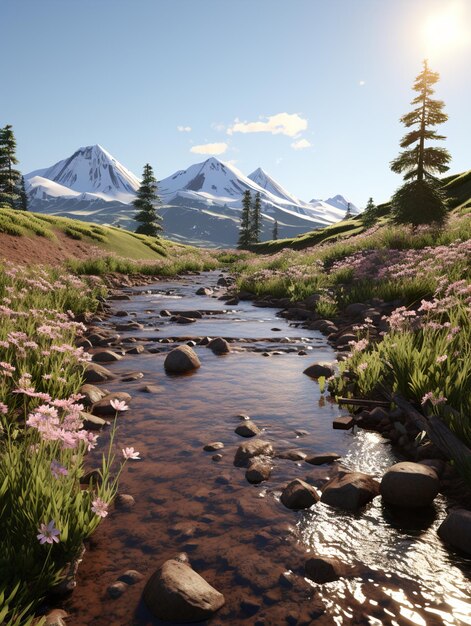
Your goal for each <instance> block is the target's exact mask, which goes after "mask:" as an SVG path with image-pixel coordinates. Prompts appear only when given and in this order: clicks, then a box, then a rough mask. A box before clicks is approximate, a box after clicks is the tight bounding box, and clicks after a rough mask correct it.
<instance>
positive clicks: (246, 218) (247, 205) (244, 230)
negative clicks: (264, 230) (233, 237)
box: [237, 189, 252, 248]
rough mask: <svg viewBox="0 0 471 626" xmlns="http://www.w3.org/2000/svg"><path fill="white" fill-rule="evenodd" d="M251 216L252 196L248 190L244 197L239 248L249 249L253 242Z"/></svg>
mask: <svg viewBox="0 0 471 626" xmlns="http://www.w3.org/2000/svg"><path fill="white" fill-rule="evenodd" d="M251 214H252V196H251V195H250V191H249V190H248V189H247V191H245V192H244V195H243V197H242V217H241V220H240V229H239V241H238V243H237V245H238V247H239V248H247V247H248V246H249V245H250V244H251V242H252V238H251Z"/></svg>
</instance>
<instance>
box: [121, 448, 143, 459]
mask: <svg viewBox="0 0 471 626" xmlns="http://www.w3.org/2000/svg"><path fill="white" fill-rule="evenodd" d="M139 454H140V452H137V451H135V450H134V448H123V456H124V458H125V459H126V461H127V460H128V459H133V460H136V459H140V457H139Z"/></svg>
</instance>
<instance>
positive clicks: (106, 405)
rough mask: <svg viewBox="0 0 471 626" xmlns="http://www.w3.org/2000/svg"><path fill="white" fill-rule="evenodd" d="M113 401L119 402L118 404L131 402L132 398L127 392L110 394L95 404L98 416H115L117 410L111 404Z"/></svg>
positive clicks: (94, 407)
mask: <svg viewBox="0 0 471 626" xmlns="http://www.w3.org/2000/svg"><path fill="white" fill-rule="evenodd" d="M111 400H118V402H125V403H126V404H127V403H128V402H131V400H132V397H131V396H130V395H129V394H128V393H126V392H125V391H115V392H113V393H109V394H108V395H106V396H104V397H103V398H102V399H101V400H98V402H95V404H94V405H93V412H94V413H96V414H97V415H114V414H115V413H116V409H114V408H113V407H112V406H111V404H110V402H111Z"/></svg>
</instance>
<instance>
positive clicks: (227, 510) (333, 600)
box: [65, 273, 471, 626]
mask: <svg viewBox="0 0 471 626" xmlns="http://www.w3.org/2000/svg"><path fill="white" fill-rule="evenodd" d="M217 279H218V274H217V273H207V274H203V275H200V276H191V277H187V278H184V279H181V280H178V281H170V282H163V281H161V282H159V283H156V284H155V285H153V286H151V287H149V286H146V287H142V288H135V289H132V290H130V293H131V294H132V297H131V300H128V301H113V302H112V304H113V310H112V313H113V314H114V313H116V312H117V311H118V310H121V311H123V310H125V311H127V312H128V313H129V316H128V317H115V316H112V317H111V318H109V319H107V320H106V322H104V324H103V325H104V326H105V327H110V326H111V327H112V326H113V324H117V323H118V324H119V323H123V322H125V321H128V320H130V319H131V320H132V321H138V322H140V323H142V324H144V329H143V330H133V331H127V332H120V335H121V341H122V342H123V343H124V347H132V346H133V345H135V342H136V341H137V342H138V343H142V344H143V345H144V346H145V348H146V351H145V352H143V353H142V354H137V355H127V356H126V357H125V358H124V359H123V360H122V361H119V362H117V363H114V364H112V365H111V366H110V369H111V370H112V371H113V373H114V374H116V375H117V378H116V380H114V381H111V382H110V383H109V384H107V385H106V387H107V388H108V389H109V390H110V391H117V390H120V391H128V392H129V393H130V394H131V395H132V396H133V399H132V402H131V404H130V406H131V409H130V410H129V411H128V412H126V413H123V414H121V415H120V417H119V418H118V420H119V431H118V435H117V439H118V445H119V448H121V447H124V446H125V445H126V446H134V447H135V448H136V449H137V450H139V451H140V453H141V457H142V461H139V462H134V463H133V462H129V463H128V465H127V467H126V469H125V471H124V472H123V474H122V479H121V486H120V492H121V493H128V494H132V495H133V496H134V498H135V500H136V503H135V506H134V507H133V508H132V509H131V510H129V511H122V510H113V511H112V512H111V513H110V515H109V516H108V517H107V518H106V520H104V522H103V524H102V525H101V526H100V528H99V529H98V531H97V532H96V533H95V534H94V535H93V537H92V539H91V540H90V541H89V543H88V545H87V552H86V554H85V557H84V561H83V563H82V565H81V567H80V570H79V576H78V586H77V589H76V590H75V591H74V593H73V595H72V596H71V598H70V599H69V600H68V601H67V602H66V604H65V608H66V609H67V610H68V611H69V613H70V614H71V617H70V623H71V624H73V625H74V626H85V625H86V626H105V625H107V626H108V625H116V626H128V625H133V626H150V625H158V624H163V622H159V621H158V620H156V619H155V618H152V616H151V615H150V614H149V613H148V612H147V610H146V609H145V607H144V606H143V605H142V604H141V602H140V597H141V594H142V589H143V587H144V584H145V580H143V581H142V582H140V583H138V584H136V585H133V586H130V587H129V588H128V589H127V590H126V592H125V593H124V594H123V595H122V596H121V597H119V598H117V599H114V600H113V599H111V598H110V597H109V596H108V594H107V587H108V585H110V584H111V583H113V582H114V581H115V580H116V579H117V578H118V577H119V576H120V575H121V574H123V573H124V572H125V571H126V570H128V569H136V570H138V571H140V572H141V573H142V574H144V576H145V579H147V578H148V577H149V575H150V574H151V573H152V572H153V571H154V570H155V569H156V568H157V567H159V566H160V565H161V564H162V563H163V562H164V561H165V560H166V559H168V558H171V557H173V556H175V555H176V554H178V553H180V552H186V553H187V554H188V556H189V559H190V562H191V564H192V566H193V568H194V569H195V570H196V571H198V572H199V573H200V574H201V575H202V576H204V577H205V578H206V580H208V582H210V583H211V584H212V585H214V586H215V587H216V588H217V589H218V590H219V591H221V592H222V593H224V595H225V597H226V605H225V606H224V607H223V608H222V609H221V610H220V611H219V612H218V613H217V614H216V615H215V616H214V617H213V618H212V620H210V622H208V623H209V624H211V625H213V626H216V625H218V626H219V625H222V624H224V625H231V626H237V625H239V624H240V625H242V624H251V625H252V624H253V625H254V626H263V625H266V626H268V625H270V626H282V625H285V624H288V625H295V624H298V625H301V624H311V623H313V624H318V625H324V624H336V625H349V624H371V625H374V626H380V625H382V624H390V625H391V626H397V625H399V626H403V625H404V626H405V625H417V626H422V625H425V626H428V625H435V624H446V625H449V624H450V625H452V624H471V601H470V595H471V583H470V577H471V567H470V565H471V563H470V561H469V560H465V559H462V558H461V557H460V556H459V555H457V554H455V553H453V552H452V551H450V550H448V549H447V548H446V547H445V546H444V545H443V544H442V542H441V541H440V539H439V538H438V536H437V534H436V528H437V527H438V525H439V523H440V522H441V520H443V518H444V516H445V503H444V501H443V500H442V499H440V498H438V499H437V501H436V506H435V507H434V509H433V510H431V511H428V512H425V513H424V514H422V515H421V516H419V517H417V516H414V517H411V516H410V515H408V516H398V515H397V514H393V512H391V511H389V510H388V509H385V508H384V507H383V506H382V503H381V499H380V498H376V499H375V500H374V501H373V503H372V504H371V505H370V506H368V507H366V509H364V510H363V511H361V513H359V514H357V515H352V514H347V513H340V512H338V511H335V510H334V509H332V508H330V507H329V506H327V505H324V504H321V503H318V504H316V505H315V506H314V507H313V508H312V509H311V510H309V511H306V512H300V513H295V512H293V511H290V510H288V509H286V508H285V507H284V506H283V505H282V504H281V503H280V502H279V495H280V493H281V490H282V488H283V486H284V485H285V484H286V483H287V482H289V480H291V479H293V478H296V477H298V478H302V479H304V480H308V481H309V482H311V483H312V484H314V485H316V486H320V485H321V484H322V483H323V482H325V480H326V479H327V478H328V477H330V476H333V475H334V474H335V473H336V472H337V471H338V464H334V465H332V466H328V465H325V466H320V467H314V466H311V465H308V464H307V463H305V462H293V461H290V460H286V459H280V458H275V460H274V470H273V473H272V476H271V479H270V480H269V481H267V482H265V483H262V484H261V485H257V486H254V485H250V484H249V483H248V482H247V481H246V479H245V475H244V473H245V470H244V469H241V468H236V467H234V465H233V460H234V454H235V451H236V449H237V447H238V445H239V444H240V443H241V442H242V441H243V440H242V439H241V438H240V437H238V436H237V435H236V434H235V433H234V429H235V427H236V426H237V424H238V423H239V418H238V417H237V415H239V414H248V415H250V416H251V417H252V419H253V420H254V421H255V422H256V424H257V425H258V426H259V427H260V428H263V429H264V432H263V434H262V435H261V436H262V437H263V438H264V439H268V440H270V441H271V442H272V443H273V446H274V448H275V451H276V452H281V451H284V450H291V449H300V450H302V451H304V452H306V453H321V452H327V451H334V452H337V453H338V454H341V455H342V461H341V462H342V465H343V466H344V467H348V468H350V469H358V470H360V471H365V472H368V473H371V474H375V475H378V476H380V475H381V473H382V471H383V470H384V469H385V468H386V467H388V466H389V465H391V464H392V463H394V462H395V460H396V459H395V457H394V455H393V453H392V451H391V448H390V446H389V444H388V443H387V442H386V441H384V440H383V439H382V438H381V437H380V436H379V435H377V434H376V433H371V432H367V431H364V430H359V431H357V432H352V431H340V430H333V428H332V420H333V419H334V418H335V417H336V416H338V415H340V414H341V411H340V409H339V407H338V406H337V405H335V404H333V403H332V402H330V401H329V398H328V396H327V395H325V394H322V393H321V392H320V389H319V385H318V384H317V383H316V382H315V381H314V380H312V379H310V378H308V377H307V376H305V375H303V370H304V369H305V368H306V367H307V366H308V365H309V364H311V363H313V362H315V361H333V360H334V358H335V355H334V353H333V351H332V349H331V348H330V347H329V346H328V344H327V342H326V340H325V339H324V338H323V337H322V335H320V334H319V333H318V332H316V331H309V330H305V329H302V328H299V327H297V325H290V324H289V322H287V321H286V320H284V319H281V318H279V317H277V316H276V310H274V309H267V308H258V307H255V306H253V305H252V304H251V303H249V302H241V303H240V304H238V305H237V306H234V307H228V306H227V305H226V304H225V303H224V302H223V301H221V300H218V299H217V298H216V297H207V296H196V295H195V292H196V290H197V289H198V287H200V286H201V285H204V286H215V284H216V282H217ZM216 295H217V293H216ZM163 309H168V310H171V311H174V310H175V311H176V310H180V311H188V310H195V309H198V310H201V311H208V312H209V311H211V314H205V315H204V316H203V318H202V319H198V320H197V321H196V322H195V323H193V324H189V325H180V324H176V323H174V322H172V321H170V318H169V317H162V316H161V315H160V311H161V310H163ZM273 329H279V330H273ZM206 335H207V336H210V337H216V336H221V337H226V338H228V339H231V340H235V341H231V347H232V352H231V353H230V354H227V355H222V356H216V355H214V354H213V353H212V352H211V350H209V349H207V348H205V347H198V346H197V347H196V348H195V350H196V352H197V354H198V356H199V358H200V360H201V364H202V365H201V368H199V369H198V370H196V371H194V372H193V373H191V374H188V375H183V376H171V375H167V374H166V373H165V371H164V367H163V362H164V359H165V354H166V351H168V350H169V349H171V348H172V347H174V345H175V343H173V342H170V343H166V341H169V338H170V339H173V340H176V342H177V343H184V342H185V341H187V340H188V339H189V338H191V337H199V338H201V337H203V336H206ZM161 339H164V340H165V342H161V341H160V340H161ZM149 349H150V350H153V351H154V352H149ZM155 350H161V352H155ZM301 350H302V351H305V352H306V353H307V355H303V356H300V355H298V352H299V351H301ZM273 352H275V353H276V354H273ZM264 353H265V354H267V353H268V354H270V355H271V356H269V357H267V356H264ZM130 371H139V372H142V373H143V375H144V376H143V378H141V379H140V380H136V381H134V382H126V383H123V382H122V381H121V378H122V376H123V375H125V374H127V373H129V372H130ZM144 385H153V386H155V387H156V389H155V390H154V393H151V394H149V393H145V392H143V391H142V387H143V386H144ZM101 440H102V442H103V443H102V445H103V446H104V445H106V440H107V436H106V433H104V434H103V436H102V437H101ZM210 441H222V442H223V443H224V446H225V447H224V449H223V450H221V453H222V455H223V456H222V459H221V460H220V461H219V462H215V461H214V460H212V455H213V453H210V452H205V451H203V446H204V445H205V444H206V443H208V442H210ZM98 452H99V451H98ZM97 459H98V454H95V455H90V458H89V462H90V465H91V466H93V463H95V465H96V464H97ZM309 553H317V554H322V555H329V556H337V557H339V558H340V559H341V560H343V561H346V562H349V563H363V564H364V565H366V566H368V568H369V569H368V573H367V574H365V575H363V576H361V577H360V576H359V577H357V578H353V579H341V580H340V581H338V582H333V583H328V584H326V585H323V586H320V585H316V584H314V583H310V582H309V581H308V580H307V579H304V578H303V565H304V561H305V560H306V558H307V556H308V554H309Z"/></svg>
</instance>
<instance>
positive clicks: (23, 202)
mask: <svg viewBox="0 0 471 626" xmlns="http://www.w3.org/2000/svg"><path fill="white" fill-rule="evenodd" d="M17 189H18V202H17V205H16V208H17V209H20V210H21V211H27V210H28V196H27V194H26V189H25V178H24V176H20V178H19V184H18V185H17Z"/></svg>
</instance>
